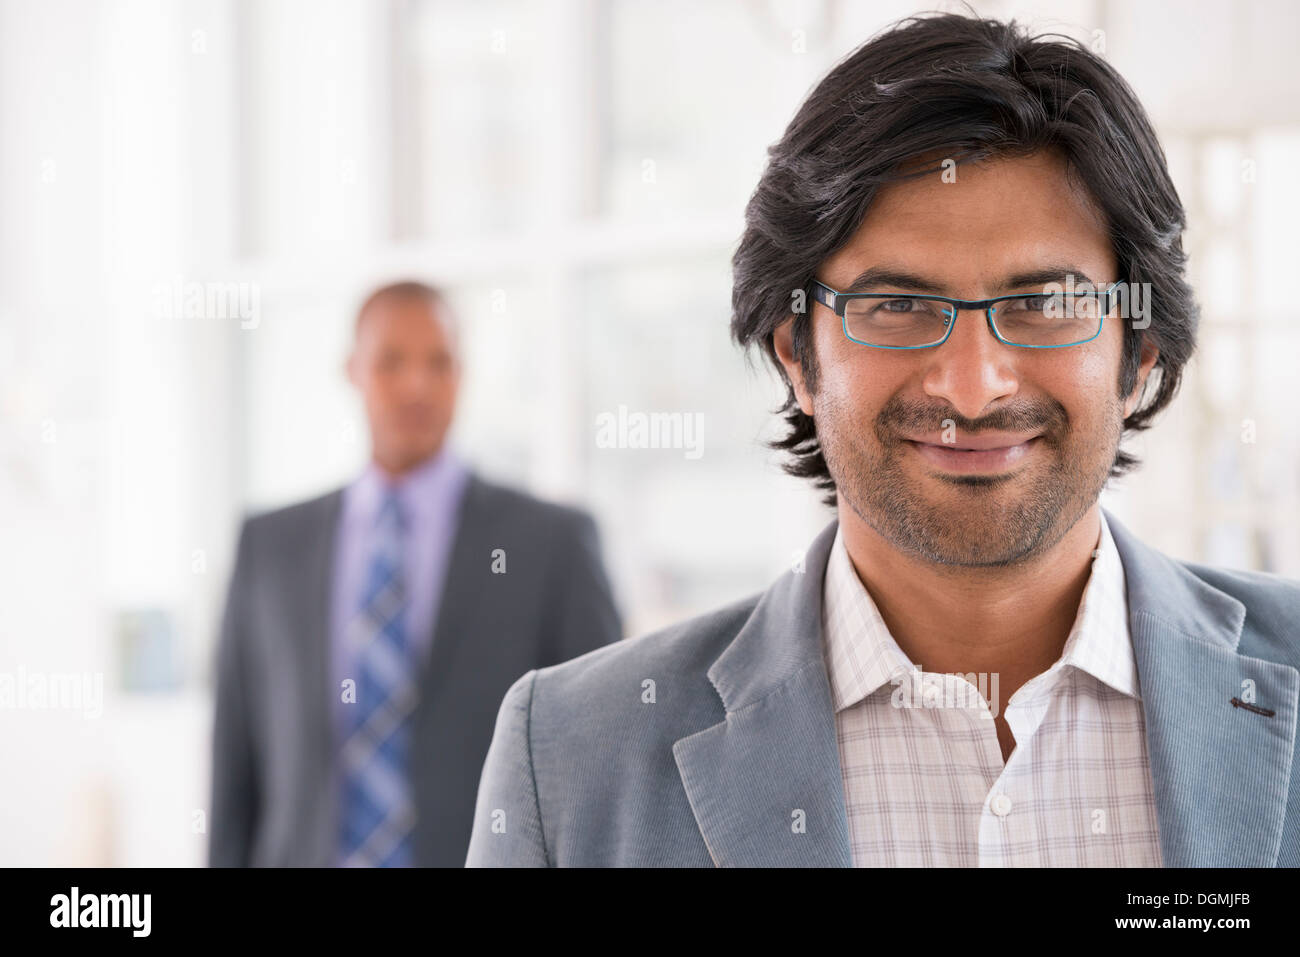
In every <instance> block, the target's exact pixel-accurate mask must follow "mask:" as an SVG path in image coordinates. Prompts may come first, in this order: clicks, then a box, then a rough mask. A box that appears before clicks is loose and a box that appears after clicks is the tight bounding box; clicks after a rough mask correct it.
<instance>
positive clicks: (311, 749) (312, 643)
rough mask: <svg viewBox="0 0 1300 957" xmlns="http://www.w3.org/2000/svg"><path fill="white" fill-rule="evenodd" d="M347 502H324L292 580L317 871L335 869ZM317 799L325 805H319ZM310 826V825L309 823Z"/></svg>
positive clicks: (338, 498) (337, 498)
mask: <svg viewBox="0 0 1300 957" xmlns="http://www.w3.org/2000/svg"><path fill="white" fill-rule="evenodd" d="M342 502H343V492H342V491H341V490H339V491H336V492H332V493H330V494H329V495H326V496H324V497H323V498H322V499H321V500H320V505H319V509H320V510H319V512H318V514H317V516H316V517H315V518H314V520H313V521H311V522H310V523H308V527H307V531H306V532H305V533H304V541H303V542H302V546H301V551H300V554H301V555H302V564H301V565H300V566H299V567H298V572H297V574H296V575H293V576H292V577H291V578H290V579H289V580H290V581H291V582H292V586H291V587H292V588H293V589H294V591H295V594H293V595H291V596H290V605H289V607H291V608H298V609H301V610H302V611H301V613H302V627H301V628H299V629H296V630H295V632H294V634H295V635H296V637H297V640H298V642H299V648H298V654H297V656H296V658H297V660H298V662H299V667H300V668H301V669H302V670H301V673H300V675H299V680H300V681H301V682H302V692H301V701H302V707H303V708H304V709H305V714H304V716H303V725H302V727H303V728H306V729H308V731H309V733H310V735H311V737H310V738H309V739H308V740H307V741H306V743H305V757H304V759H303V765H304V768H305V769H306V775H305V777H306V780H305V781H304V786H305V787H306V788H307V789H308V792H309V794H310V798H308V797H307V796H305V795H304V800H303V806H304V807H305V808H313V809H315V810H314V811H312V812H309V814H308V815H304V820H303V822H302V828H303V833H304V835H305V840H307V841H309V842H310V844H311V850H310V851H309V852H308V853H309V854H311V855H312V856H313V857H314V859H315V861H316V862H317V864H318V865H320V866H328V865H331V864H332V863H333V854H334V850H335V832H334V829H333V821H334V816H335V813H336V809H335V799H336V796H335V793H334V788H333V787H332V786H331V778H330V775H331V769H332V767H333V751H334V737H333V728H334V708H333V705H334V702H335V701H336V700H338V699H337V697H336V696H337V694H338V689H336V688H335V687H334V686H333V680H332V678H331V676H330V661H331V657H330V655H331V650H330V648H331V642H330V595H331V593H332V592H333V579H334V553H335V542H336V539H337V534H336V533H337V529H338V523H339V513H340V510H341V506H342ZM317 795H319V796H321V797H322V798H323V800H317V799H316V798H317ZM308 816H309V817H310V820H307V819H306V818H307V817H308Z"/></svg>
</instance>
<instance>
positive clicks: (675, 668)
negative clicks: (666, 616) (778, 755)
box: [513, 593, 761, 722]
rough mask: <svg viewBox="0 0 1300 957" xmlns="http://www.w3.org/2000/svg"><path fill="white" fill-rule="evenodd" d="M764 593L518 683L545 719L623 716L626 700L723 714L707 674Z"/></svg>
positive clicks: (596, 651)
mask: <svg viewBox="0 0 1300 957" xmlns="http://www.w3.org/2000/svg"><path fill="white" fill-rule="evenodd" d="M760 597H761V593H757V594H753V595H750V596H748V597H746V598H742V599H739V600H737V601H733V602H731V603H730V604H727V605H723V606H721V607H719V608H716V609H713V610H712V611H709V612H705V613H704V614H701V615H697V616H695V617H693V618H688V619H686V620H685V621H681V622H678V623H676V624H673V625H669V626H667V627H665V628H661V629H659V630H657V631H653V632H650V633H648V634H645V635H641V636H639V637H635V638H624V639H623V640H621V641H617V642H614V643H613V644H610V645H605V646H603V647H600V648H597V649H595V650H593V651H589V652H587V653H586V654H584V655H581V656H580V657H577V658H573V659H571V660H569V661H565V662H562V663H561V664H557V665H551V666H549V667H546V668H540V669H537V670H536V671H535V672H532V673H530V675H526V676H525V677H524V678H521V679H520V680H519V681H518V682H516V689H513V690H519V691H521V690H522V689H523V687H524V686H525V685H527V686H528V694H529V696H530V698H531V700H532V704H533V706H534V707H542V708H544V709H545V711H546V713H547V715H548V717H549V718H550V719H555V720H559V721H565V720H568V719H570V718H571V719H572V720H574V721H579V722H581V721H587V722H590V721H591V719H592V718H593V717H599V716H600V715H601V714H602V713H614V712H617V713H625V712H626V711H627V709H628V706H629V704H630V703H633V702H635V703H644V704H657V705H666V706H668V707H669V708H671V709H674V710H677V711H679V712H680V714H681V716H682V717H685V716H686V713H687V712H689V711H692V710H694V708H693V707H690V706H692V705H693V706H705V707H707V708H709V709H713V708H715V707H716V708H717V709H718V710H719V712H720V710H721V699H720V698H719V697H718V695H717V692H716V691H715V690H714V688H713V684H712V682H711V681H710V680H709V677H708V670H709V667H710V666H711V665H712V664H713V662H714V661H716V660H717V658H718V657H719V656H720V655H721V654H722V653H723V651H725V650H726V647H727V645H728V644H729V643H730V642H731V641H732V639H734V638H735V637H736V635H737V634H738V633H739V632H740V630H741V628H743V627H744V625H745V622H746V621H747V620H748V619H749V617H750V616H751V615H752V614H753V611H754V608H755V607H756V606H757V604H758V601H759V598H760Z"/></svg>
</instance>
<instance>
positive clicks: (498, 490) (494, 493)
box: [467, 471, 592, 525]
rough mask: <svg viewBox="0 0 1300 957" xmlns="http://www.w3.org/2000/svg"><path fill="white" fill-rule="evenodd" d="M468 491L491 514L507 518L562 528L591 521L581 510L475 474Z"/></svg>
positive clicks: (472, 476) (472, 473)
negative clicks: (550, 524)
mask: <svg viewBox="0 0 1300 957" xmlns="http://www.w3.org/2000/svg"><path fill="white" fill-rule="evenodd" d="M467 488H473V489H474V491H475V493H476V494H477V497H478V499H479V500H480V501H481V502H482V503H483V504H484V505H485V506H486V507H487V508H489V509H490V510H491V511H492V512H493V513H494V514H496V515H499V516H503V517H506V518H516V519H523V518H526V519H531V520H532V521H534V522H536V521H545V522H550V523H553V524H562V525H572V524H580V523H585V522H591V521H592V517H591V513H590V512H588V511H587V510H586V509H584V508H582V507H581V506H578V505H575V504H570V503H567V502H559V501H548V500H547V499H543V498H538V497H537V496H536V495H533V494H532V493H530V492H527V491H525V490H524V489H522V488H519V487H517V486H514V485H509V484H506V483H504V482H499V481H497V480H495V479H491V478H487V477H486V476H483V475H481V474H479V473H478V472H476V471H471V472H470V473H469V476H468V478H467Z"/></svg>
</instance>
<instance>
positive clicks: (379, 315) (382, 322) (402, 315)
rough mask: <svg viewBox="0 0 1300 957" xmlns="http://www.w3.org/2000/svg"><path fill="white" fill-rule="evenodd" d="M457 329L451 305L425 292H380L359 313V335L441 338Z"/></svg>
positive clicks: (359, 337)
mask: <svg viewBox="0 0 1300 957" xmlns="http://www.w3.org/2000/svg"><path fill="white" fill-rule="evenodd" d="M454 331H455V326H454V322H453V317H452V315H451V313H450V311H449V309H448V307H447V305H446V304H445V303H443V302H442V301H441V300H431V299H427V298H425V297H422V296H406V295H401V296H399V295H385V296H380V297H379V298H378V299H376V300H374V301H373V302H371V303H370V304H369V305H368V306H367V307H366V309H365V311H364V312H362V314H361V315H360V316H358V317H357V337H358V339H385V338H392V337H394V336H403V337H406V336H411V335H419V336H422V337H427V338H431V339H436V340H439V341H441V340H444V339H451V338H453V336H454Z"/></svg>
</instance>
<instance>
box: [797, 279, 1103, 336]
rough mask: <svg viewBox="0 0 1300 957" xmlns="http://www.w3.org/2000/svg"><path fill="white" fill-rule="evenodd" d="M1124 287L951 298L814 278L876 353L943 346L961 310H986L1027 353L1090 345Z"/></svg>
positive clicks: (849, 332) (818, 290)
mask: <svg viewBox="0 0 1300 957" xmlns="http://www.w3.org/2000/svg"><path fill="white" fill-rule="evenodd" d="M1119 285H1120V284H1119V283H1118V282H1115V283H1111V284H1110V286H1108V287H1107V288H1106V289H1104V290H1099V291H1094V292H1079V291H1071V292H1046V293H1023V294H1020V295H1015V296H999V297H997V298H996V299H950V298H948V297H947V296H926V295H916V294H913V293H906V292H839V291H838V290H835V289H832V288H831V287H830V286H828V285H826V284H825V283H824V282H821V281H820V280H817V279H814V280H813V281H812V294H813V298H814V299H816V300H817V301H818V302H820V303H821V304H822V305H824V306H827V307H829V308H830V309H832V310H834V312H835V314H836V315H837V316H839V317H840V322H841V324H842V325H843V327H844V334H845V335H846V336H848V338H849V339H851V340H852V341H853V342H858V343H861V344H862V345H864V346H871V347H873V348H876V349H929V348H932V347H934V346H941V345H943V344H944V343H945V342H946V341H947V340H948V336H950V335H952V330H953V327H954V326H955V325H956V324H957V313H958V311H959V310H962V309H983V310H984V313H985V317H986V319H987V321H988V324H989V329H990V330H992V332H993V335H994V336H995V337H996V338H997V340H998V341H999V342H1005V343H1006V344H1007V345H1009V346H1020V347H1021V348H1024V349H1061V348H1064V347H1066V346H1077V345H1082V344H1083V343H1085V342H1091V341H1092V340H1093V339H1096V338H1097V336H1099V335H1100V334H1101V325H1102V321H1103V320H1104V319H1105V318H1106V317H1107V316H1109V315H1110V312H1111V308H1112V307H1113V306H1114V304H1115V289H1116V288H1117V287H1118V286H1119Z"/></svg>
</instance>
